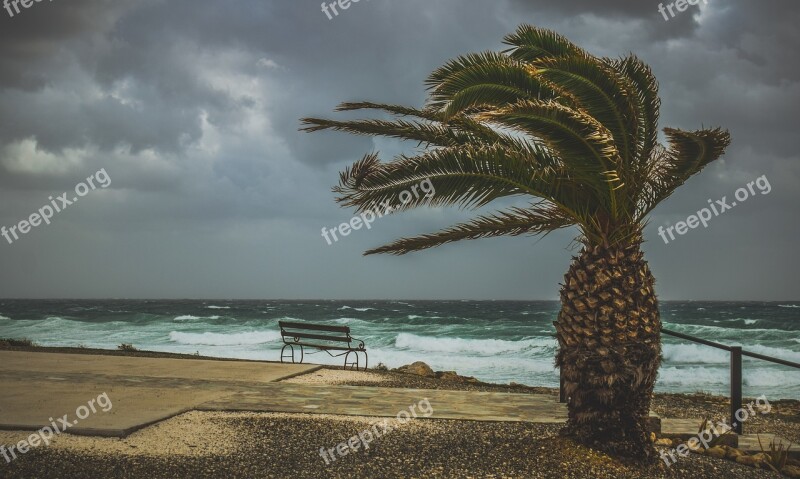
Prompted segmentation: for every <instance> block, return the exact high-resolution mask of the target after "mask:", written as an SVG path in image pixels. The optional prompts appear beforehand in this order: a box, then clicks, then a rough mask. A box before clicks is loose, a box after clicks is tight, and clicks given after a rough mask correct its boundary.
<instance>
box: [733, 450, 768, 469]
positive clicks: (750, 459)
mask: <svg viewBox="0 0 800 479" xmlns="http://www.w3.org/2000/svg"><path fill="white" fill-rule="evenodd" d="M767 461H768V458H767V455H766V454H764V453H763V452H759V453H758V454H753V455H752V456H739V457H737V458H736V462H738V463H739V464H744V465H745V466H751V467H755V468H757V469H760V468H761V464H763V463H764V462H767Z"/></svg>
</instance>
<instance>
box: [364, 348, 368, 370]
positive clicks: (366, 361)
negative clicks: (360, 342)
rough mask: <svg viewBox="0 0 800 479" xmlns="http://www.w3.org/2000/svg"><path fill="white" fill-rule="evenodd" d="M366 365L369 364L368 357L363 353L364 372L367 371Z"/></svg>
mask: <svg viewBox="0 0 800 479" xmlns="http://www.w3.org/2000/svg"><path fill="white" fill-rule="evenodd" d="M368 363H369V356H368V355H367V352H366V351H364V371H366V370H367V364H368Z"/></svg>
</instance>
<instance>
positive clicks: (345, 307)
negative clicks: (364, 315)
mask: <svg viewBox="0 0 800 479" xmlns="http://www.w3.org/2000/svg"><path fill="white" fill-rule="evenodd" d="M345 309H352V310H355V311H361V312H364V311H375V310H376V308H352V307H350V306H342V307H341V308H339V311H342V310H345Z"/></svg>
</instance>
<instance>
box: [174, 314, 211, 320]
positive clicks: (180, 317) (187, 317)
mask: <svg viewBox="0 0 800 479" xmlns="http://www.w3.org/2000/svg"><path fill="white" fill-rule="evenodd" d="M219 318H220V317H219V316H216V315H215V316H192V315H191V314H184V315H183V316H177V317H175V318H174V321H194V320H197V319H219Z"/></svg>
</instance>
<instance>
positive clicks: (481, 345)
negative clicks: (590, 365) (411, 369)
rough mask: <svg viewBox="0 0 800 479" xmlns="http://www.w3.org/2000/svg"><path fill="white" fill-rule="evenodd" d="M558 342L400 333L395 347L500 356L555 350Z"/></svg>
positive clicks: (545, 339) (541, 339)
mask: <svg viewBox="0 0 800 479" xmlns="http://www.w3.org/2000/svg"><path fill="white" fill-rule="evenodd" d="M555 346H556V341H555V339H551V338H526V339H520V340H516V341H509V340H504V339H464V338H448V337H431V336H418V335H416V334H411V333H400V334H398V335H397V338H395V347H396V348H398V349H411V350H418V351H426V352H440V353H467V354H472V355H474V354H498V353H510V352H519V351H524V350H527V349H530V348H533V347H542V348H545V347H551V348H555Z"/></svg>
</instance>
